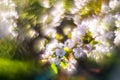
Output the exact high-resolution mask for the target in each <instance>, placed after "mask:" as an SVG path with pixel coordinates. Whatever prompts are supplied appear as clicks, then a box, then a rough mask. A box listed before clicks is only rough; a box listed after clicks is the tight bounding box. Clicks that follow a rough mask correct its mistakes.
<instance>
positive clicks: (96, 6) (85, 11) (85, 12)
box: [79, 0, 102, 17]
mask: <svg viewBox="0 0 120 80" xmlns="http://www.w3.org/2000/svg"><path fill="white" fill-rule="evenodd" d="M101 5H102V0H91V1H90V2H89V3H88V4H87V5H85V6H84V7H83V8H82V9H81V10H80V13H79V14H80V15H81V16H82V17H87V16H89V15H91V14H96V15H97V14H99V12H100V10H101Z"/></svg>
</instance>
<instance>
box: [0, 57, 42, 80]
mask: <svg viewBox="0 0 120 80" xmlns="http://www.w3.org/2000/svg"><path fill="white" fill-rule="evenodd" d="M39 67H40V66H39ZM39 67H38V66H37V64H35V63H34V61H29V62H27V61H18V60H10V59H3V58H0V80H1V79H2V80H26V79H24V78H28V77H33V74H37V73H38V72H40V71H41V70H40V68H39ZM27 80H28V79H27ZM29 80H31V79H29Z"/></svg>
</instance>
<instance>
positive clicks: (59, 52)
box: [55, 48, 65, 57]
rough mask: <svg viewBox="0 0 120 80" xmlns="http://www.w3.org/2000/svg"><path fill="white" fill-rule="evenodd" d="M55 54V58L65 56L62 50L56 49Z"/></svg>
mask: <svg viewBox="0 0 120 80" xmlns="http://www.w3.org/2000/svg"><path fill="white" fill-rule="evenodd" d="M55 53H56V55H57V56H60V57H63V56H64V55H65V51H64V50H63V49H62V48H60V49H56V50H55Z"/></svg>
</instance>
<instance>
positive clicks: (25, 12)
mask: <svg viewBox="0 0 120 80" xmlns="http://www.w3.org/2000/svg"><path fill="white" fill-rule="evenodd" d="M14 1H15V3H16V4H17V11H18V14H19V19H18V21H19V24H20V25H21V26H23V27H24V26H26V25H28V24H29V25H31V26H36V24H37V22H38V21H39V15H40V14H43V13H44V12H46V10H47V9H46V8H44V7H42V6H41V5H40V3H39V1H38V0H24V1H23V2H21V1H19V0H14Z"/></svg>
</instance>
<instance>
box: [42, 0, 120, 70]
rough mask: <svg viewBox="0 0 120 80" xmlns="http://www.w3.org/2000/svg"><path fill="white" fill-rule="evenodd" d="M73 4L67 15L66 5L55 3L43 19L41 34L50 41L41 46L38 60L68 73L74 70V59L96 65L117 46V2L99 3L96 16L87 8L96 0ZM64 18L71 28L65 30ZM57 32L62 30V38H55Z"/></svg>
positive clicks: (119, 28)
mask: <svg viewBox="0 0 120 80" xmlns="http://www.w3.org/2000/svg"><path fill="white" fill-rule="evenodd" d="M98 1H99V0H98ZM73 2H74V4H73V6H71V7H69V14H68V13H67V14H66V8H65V7H64V5H65V2H64V1H63V2H60V1H55V3H54V4H53V5H52V6H53V7H52V9H51V10H50V13H49V14H45V15H44V17H43V18H42V29H43V34H45V35H46V36H47V37H50V38H51V41H49V42H48V44H46V45H44V46H45V48H44V53H43V54H42V55H41V56H42V58H43V59H46V60H47V61H48V62H51V63H54V64H56V65H57V66H60V67H62V68H64V69H66V70H67V71H75V70H76V68H75V66H76V63H77V59H80V58H83V57H85V58H93V59H95V60H96V61H98V62H99V61H100V60H102V59H103V57H104V56H107V55H111V54H112V53H113V51H114V48H115V47H116V46H119V45H120V36H119V34H120V14H119V10H120V8H119V4H120V1H118V0H111V1H108V2H105V1H101V4H100V8H101V9H100V8H98V9H99V11H98V12H99V13H96V10H95V9H91V8H89V4H92V3H93V5H95V4H94V3H96V2H97V1H96V0H93V1H92V0H84V1H82V2H81V1H80V0H74V1H73ZM116 3H117V5H114V4H116ZM95 6H96V5H95ZM98 7H99V6H98ZM106 9H107V10H106ZM83 10H85V11H86V12H85V11H83ZM91 10H93V13H92V16H91V15H90V12H91ZM94 12H95V14H94ZM83 16H84V17H85V18H84V17H83ZM65 18H67V20H73V23H74V25H70V24H67V25H65V26H64V25H63V24H62V21H64V19H65ZM61 24H62V25H61ZM62 28H63V29H62ZM57 29H59V30H62V32H63V34H61V35H58V32H57V31H59V30H57ZM57 36H58V38H57ZM65 36H67V37H68V38H66V37H65ZM62 39H64V40H62ZM63 64H64V66H63Z"/></svg>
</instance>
